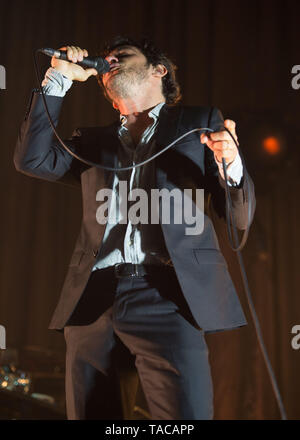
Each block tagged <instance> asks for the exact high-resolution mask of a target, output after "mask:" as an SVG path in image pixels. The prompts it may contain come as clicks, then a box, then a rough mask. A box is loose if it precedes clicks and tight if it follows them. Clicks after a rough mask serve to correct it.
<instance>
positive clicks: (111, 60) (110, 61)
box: [106, 55, 119, 64]
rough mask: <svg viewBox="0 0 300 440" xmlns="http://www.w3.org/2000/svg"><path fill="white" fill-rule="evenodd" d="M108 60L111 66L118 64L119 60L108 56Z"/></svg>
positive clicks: (113, 56)
mask: <svg viewBox="0 0 300 440" xmlns="http://www.w3.org/2000/svg"><path fill="white" fill-rule="evenodd" d="M106 60H107V61H108V62H109V64H112V63H113V62H115V63H118V62H119V60H118V58H117V57H116V56H115V55H108V56H107V57H106Z"/></svg>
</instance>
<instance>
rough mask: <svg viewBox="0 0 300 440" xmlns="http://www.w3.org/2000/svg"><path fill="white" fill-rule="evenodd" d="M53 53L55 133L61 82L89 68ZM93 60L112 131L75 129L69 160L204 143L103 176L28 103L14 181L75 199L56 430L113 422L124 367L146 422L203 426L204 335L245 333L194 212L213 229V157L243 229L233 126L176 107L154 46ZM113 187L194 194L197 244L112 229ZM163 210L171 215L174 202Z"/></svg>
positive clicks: (210, 114)
mask: <svg viewBox="0 0 300 440" xmlns="http://www.w3.org/2000/svg"><path fill="white" fill-rule="evenodd" d="M62 49H65V50H66V51H67V56H68V60H69V61H62V60H59V59H56V58H52V61H51V66H52V67H50V68H49V69H48V71H47V72H46V75H45V79H44V81H43V90H44V93H45V94H46V99H47V103H48V107H49V111H50V114H51V117H52V119H53V120H54V122H55V124H57V121H58V118H59V114H60V109H61V105H62V102H63V97H64V96H65V94H66V93H67V92H68V90H69V89H70V88H71V86H72V83H73V81H82V82H85V81H86V80H87V79H88V78H89V77H91V76H93V75H95V76H96V75H97V74H98V73H97V71H96V70H95V69H86V70H85V69H84V68H82V67H80V66H79V65H78V64H75V63H76V62H77V61H81V60H82V59H83V58H84V57H86V56H88V52H87V51H86V50H84V49H81V48H80V47H75V46H67V47H65V48H62ZM104 57H105V58H106V60H107V61H108V62H109V64H110V71H109V72H108V73H105V74H104V75H101V76H100V75H98V82H99V84H100V85H101V87H102V88H103V91H104V94H105V96H106V97H107V98H108V100H109V101H110V102H111V103H112V105H113V107H114V108H115V109H116V110H117V111H118V112H119V114H120V118H119V120H118V121H116V122H114V123H113V124H111V125H109V126H105V127H103V126H97V127H90V128H80V129H77V130H75V132H74V134H73V136H72V137H71V138H70V139H68V140H66V141H65V142H66V144H67V145H68V147H69V148H70V149H71V150H72V151H73V152H74V153H77V154H78V155H79V156H81V157H83V158H85V159H87V160H89V161H92V162H93V163H96V164H100V165H103V166H108V167H111V168H120V167H130V166H132V165H134V164H139V163H140V162H142V161H144V160H146V159H149V158H151V157H152V156H153V154H155V153H157V152H158V151H160V150H162V149H163V148H164V147H165V146H167V145H168V144H169V143H171V142H172V141H174V140H175V139H177V138H178V137H179V136H181V135H183V134H184V133H186V132H188V131H189V130H192V129H194V128H201V127H209V128H211V129H213V130H214V132H213V133H211V134H210V135H208V133H207V132H202V134H201V135H200V133H199V131H198V132H193V133H192V134H189V135H188V136H187V137H185V138H183V139H182V140H180V141H179V142H178V143H176V144H175V145H174V146H173V147H172V148H170V149H168V150H167V151H166V152H164V153H163V154H161V155H160V156H158V157H157V158H156V159H155V160H152V161H149V162H148V163H146V164H145V165H142V166H139V167H133V168H132V169H129V170H127V171H107V170H102V169H100V168H98V167H96V166H88V165H87V164H86V163H83V162H81V161H79V160H78V159H76V158H74V157H73V156H72V155H71V154H69V153H68V152H67V151H66V150H65V149H64V148H63V147H62V146H61V144H60V143H59V142H58V141H57V140H56V138H54V136H53V132H52V129H51V127H50V125H49V122H48V119H47V115H46V113H45V110H44V107H43V102H42V96H41V94H40V93H38V92H37V91H34V92H33V95H32V99H31V102H30V106H29V109H28V112H27V114H26V117H25V120H24V122H23V124H22V127H21V130H20V135H19V138H18V142H17V146H16V150H15V156H14V163H15V166H16V169H17V170H18V171H21V172H23V173H25V174H27V175H30V176H34V177H38V178H41V179H46V180H50V181H58V182H64V183H68V184H75V185H79V186H81V188H82V196H83V221H82V226H81V230H80V234H79V237H78V240H77V243H76V246H75V249H74V252H73V255H72V258H71V261H70V265H69V270H68V273H67V276H66V279H65V283H64V286H63V290H62V293H61V297H60V300H59V303H58V305H57V308H56V310H55V313H54V315H53V317H52V321H51V323H50V326H49V328H50V329H56V330H61V331H62V330H63V331H64V335H65V340H66V346H67V358H66V403H67V415H68V419H107V418H110V419H120V418H122V407H121V393H120V386H119V378H120V375H121V372H122V370H123V371H124V370H125V369H126V368H128V365H129V364H130V362H132V361H134V362H135V367H136V370H137V373H138V376H139V380H140V383H141V387H142V389H143V392H144V395H145V398H146V401H147V405H148V408H149V412H150V414H151V417H152V418H153V419H157V420H158V419H169V420H183V419H189V420H200V419H212V418H213V387H212V380H211V373H210V365H209V359H208V349H207V345H206V342H205V333H206V332H215V331H221V330H228V329H234V328H238V327H240V326H243V325H246V323H247V322H246V320H245V316H244V313H243V311H242V308H241V306H240V302H239V299H238V296H237V294H236V291H235V288H234V286H233V283H232V281H231V278H230V275H229V273H228V270H227V264H226V261H225V259H224V257H223V255H222V253H221V252H220V248H219V244H218V240H217V236H216V233H215V230H214V226H213V223H212V221H211V219H210V216H209V214H208V210H207V203H206V202H207V201H208V200H210V201H211V203H210V205H211V207H213V209H214V211H215V212H216V213H217V214H218V215H219V216H220V217H224V218H225V212H226V211H225V202H226V199H225V189H224V188H225V181H224V172H223V168H222V157H224V158H225V161H226V165H227V167H226V170H227V175H228V184H229V186H230V194H231V198H232V204H233V215H234V218H235V222H236V225H237V227H238V228H239V229H240V230H243V229H246V227H247V223H248V220H249V222H250V223H251V221H252V219H253V214H254V207H255V196H254V189H253V183H252V181H251V179H250V177H249V176H248V174H247V173H246V170H245V169H244V166H243V164H242V161H241V157H240V154H239V151H238V148H237V147H236V144H235V143H234V141H233V139H232V137H231V136H230V134H229V133H228V132H227V131H226V130H225V128H224V124H225V127H227V128H228V129H229V130H230V132H231V133H232V135H233V137H234V138H235V139H236V140H237V136H236V132H235V123H234V122H233V121H231V120H226V121H225V122H224V121H223V118H222V115H221V113H220V111H219V110H218V109H216V108H213V107H200V106H199V107H188V106H180V105H178V101H179V100H180V88H179V85H178V83H177V81H176V76H175V66H174V64H173V63H172V62H171V61H170V59H169V58H168V57H166V55H165V54H164V53H163V52H161V50H159V49H158V48H157V47H155V46H154V45H153V43H151V42H149V41H146V40H142V41H133V40H131V39H128V38H122V37H118V38H116V39H115V40H114V41H113V42H112V43H111V44H110V45H108V46H107V47H106V49H105V53H104ZM68 93H71V92H70V91H69V92H68ZM124 182H125V185H126V189H127V191H128V194H129V193H130V192H131V191H133V190H135V189H143V190H144V191H145V192H146V194H147V195H148V196H149V200H151V190H153V189H157V190H163V189H165V190H168V191H172V190H174V189H176V190H177V191H178V190H179V191H180V194H182V193H183V192H184V189H193V190H195V189H197V188H199V189H204V194H205V204H204V206H205V209H204V214H203V215H204V221H203V228H202V230H201V233H198V234H187V233H186V228H187V226H190V225H187V224H186V222H185V219H183V220H182V222H181V223H180V224H179V223H178V222H176V221H175V220H174V218H172V216H171V219H170V222H169V223H167V222H163V221H162V219H161V216H160V217H159V221H158V222H153V221H152V222H151V219H149V221H148V222H141V221H140V222H134V221H132V219H130V218H128V219H127V221H126V222H124V221H123V220H124V218H123V217H124V216H122V215H120V212H119V211H120V204H119V201H120V200H119V198H120V191H119V190H120V186H121V184H122V185H124ZM247 187H248V191H247V190H246V188H247ZM104 189H109V190H111V194H112V197H111V198H110V203H109V204H108V209H107V212H106V215H107V217H108V221H107V222H106V223H104V222H102V221H101V219H100V221H99V207H100V206H101V203H103V199H101V200H100V198H99V194H100V193H99V191H100V192H101V190H104ZM128 200H129V201H128V209H129V208H130V206H132V200H131V201H130V198H129V199H128ZM171 205H172V203H171ZM172 206H173V214H175V210H176V205H175V202H174V203H173V205H172ZM248 206H250V218H249V219H248ZM171 211H172V210H171ZM103 215H104V213H103ZM160 215H161V213H160ZM173 217H174V215H173ZM113 219H117V221H113ZM122 219H123V220H122Z"/></svg>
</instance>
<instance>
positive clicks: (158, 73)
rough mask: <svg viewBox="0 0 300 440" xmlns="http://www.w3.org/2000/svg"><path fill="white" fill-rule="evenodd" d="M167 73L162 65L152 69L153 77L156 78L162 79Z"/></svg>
mask: <svg viewBox="0 0 300 440" xmlns="http://www.w3.org/2000/svg"><path fill="white" fill-rule="evenodd" d="M167 73H168V70H167V68H166V66H164V65H163V64H157V66H155V67H153V75H154V76H158V77H160V78H162V77H164V76H165V75H166V74H167Z"/></svg>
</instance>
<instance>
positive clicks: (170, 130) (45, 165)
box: [14, 92, 255, 331]
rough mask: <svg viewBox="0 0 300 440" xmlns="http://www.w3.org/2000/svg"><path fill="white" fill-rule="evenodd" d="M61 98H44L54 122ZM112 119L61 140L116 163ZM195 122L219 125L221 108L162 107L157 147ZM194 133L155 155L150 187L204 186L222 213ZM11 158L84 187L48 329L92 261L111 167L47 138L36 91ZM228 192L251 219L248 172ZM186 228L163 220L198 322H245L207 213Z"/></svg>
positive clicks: (70, 306) (242, 217)
mask: <svg viewBox="0 0 300 440" xmlns="http://www.w3.org/2000/svg"><path fill="white" fill-rule="evenodd" d="M62 102H63V99H62V98H59V97H54V96H48V97H47V103H48V106H49V110H50V114H51V116H52V118H53V120H54V121H55V124H57V121H58V117H59V113H60V108H61V105H62ZM118 124H119V122H116V123H113V124H112V125H109V126H106V127H92V128H82V129H78V130H76V131H75V133H74V134H73V136H72V138H71V139H69V140H67V141H66V143H67V145H68V146H69V148H71V149H72V150H73V151H75V152H77V153H78V154H79V155H80V156H82V157H84V158H87V159H89V160H91V161H93V162H96V163H101V164H103V165H108V166H111V167H114V166H115V167H117V162H116V151H117V148H118V143H119V140H118V137H117V126H118ZM196 127H210V128H213V129H221V128H222V127H223V118H222V115H221V113H220V112H219V110H218V109H216V108H207V107H183V106H175V107H170V106H167V105H165V106H164V107H163V108H162V110H161V113H160V116H159V124H158V131H157V133H156V140H157V150H159V149H162V148H163V147H164V146H166V145H167V144H169V143H170V142H171V141H173V140H174V139H176V138H177V137H178V136H180V135H182V134H183V133H186V132H187V131H188V130H190V129H192V128H196ZM199 135H200V133H199V132H195V133H192V134H190V135H189V136H187V137H185V138H184V139H183V140H182V141H180V142H179V143H178V144H176V145H175V146H174V147H172V148H171V149H169V150H168V151H167V152H166V153H163V154H162V155H161V156H159V157H158V158H157V159H155V161H156V188H158V189H162V188H167V189H169V190H171V189H173V188H180V189H182V190H183V189H184V188H204V190H205V194H206V195H208V194H210V195H211V199H212V202H213V206H214V209H215V211H216V212H217V213H218V215H219V216H223V217H224V216H225V191H224V181H223V180H222V178H221V177H220V176H219V172H218V167H217V164H216V162H215V160H214V157H213V153H212V152H211V150H210V149H209V148H207V147H206V146H203V145H201V143H200V140H199V139H200V136H199ZM14 163H15V166H16V169H17V170H18V171H21V172H23V173H25V174H27V175H29V176H34V177H38V178H41V179H46V180H50V181H59V182H65V183H69V184H77V185H80V184H81V187H82V197H83V222H82V227H81V231H80V234H79V237H78V240H77V243H76V246H75V249H74V252H73V255H72V258H71V261H70V264H69V270H68V273H67V276H66V279H65V283H64V286H63V289H62V293H61V297H60V300H59V302H58V305H57V307H56V310H55V313H54V315H53V317H52V320H51V323H50V326H49V328H50V329H62V328H63V327H64V326H65V325H66V322H67V320H68V318H69V317H70V316H71V314H72V312H73V311H74V309H75V307H76V305H77V304H78V301H79V299H80V297H81V295H82V293H83V291H84V289H85V286H86V285H87V283H88V280H89V277H90V274H91V269H92V267H93V265H94V264H95V257H96V255H97V251H98V249H99V247H100V245H101V241H102V238H103V234H104V230H105V225H100V224H99V223H98V222H97V221H96V211H97V208H98V207H99V202H97V201H96V193H97V191H99V190H100V189H101V188H111V187H112V182H113V172H107V171H102V170H100V169H98V168H95V167H89V166H87V165H85V164H83V163H82V162H80V161H78V160H77V159H74V158H73V157H72V156H71V155H70V154H69V153H67V152H66V151H65V150H64V149H63V148H62V147H61V146H60V144H59V143H58V142H57V141H56V138H55V139H54V138H53V133H52V130H51V127H50V125H49V123H48V120H47V116H46V113H45V110H44V107H43V102H42V97H41V96H40V95H39V94H38V93H36V92H34V93H33V95H32V98H31V101H30V105H29V108H28V110H27V113H26V117H25V120H24V122H23V124H22V126H21V130H20V134H19V137H18V141H17V145H16V149H15V155H14ZM246 181H247V182H246ZM246 183H248V186H249V194H247V191H246ZM230 192H231V197H232V202H233V212H234V216H235V220H236V224H237V227H238V228H239V229H245V228H246V225H247V215H248V206H249V202H250V208H251V212H250V217H251V221H252V218H253V214H254V209H255V196H254V188H253V183H252V181H251V179H250V177H245V175H244V177H243V179H242V182H241V184H240V185H239V187H238V188H231V189H230ZM186 226H187V225H185V224H184V223H183V224H182V225H178V224H172V223H171V224H161V227H162V231H163V236H164V239H165V243H166V246H167V249H168V251H169V254H170V257H171V259H172V262H173V265H174V268H175V271H176V274H177V277H178V280H179V283H180V286H181V288H182V292H183V294H184V296H185V299H186V301H187V303H188V305H189V307H190V310H191V312H192V314H193V316H194V318H195V320H196V322H197V324H198V325H199V326H200V327H201V328H202V329H203V330H205V331H215V330H222V329H229V328H235V327H239V326H242V325H245V324H246V323H247V322H246V319H245V316H244V313H243V311H242V308H241V305H240V302H239V299H238V296H237V293H236V291H235V288H234V285H233V283H232V280H231V278H230V275H229V273H228V269H227V264H226V261H225V259H224V257H223V255H222V253H221V252H220V248H219V244H218V240H217V236H216V233H215V230H214V227H213V223H212V221H211V219H210V218H209V216H208V215H207V213H206V215H205V221H204V230H203V232H202V233H201V234H200V235H186V234H185V228H186Z"/></svg>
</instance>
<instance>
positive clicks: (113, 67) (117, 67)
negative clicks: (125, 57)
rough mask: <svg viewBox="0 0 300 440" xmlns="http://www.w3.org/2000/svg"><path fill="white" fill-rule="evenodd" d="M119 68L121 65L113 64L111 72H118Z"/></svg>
mask: <svg viewBox="0 0 300 440" xmlns="http://www.w3.org/2000/svg"><path fill="white" fill-rule="evenodd" d="M119 67H120V64H117V63H112V64H111V65H110V72H112V71H113V70H117V69H119Z"/></svg>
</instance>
